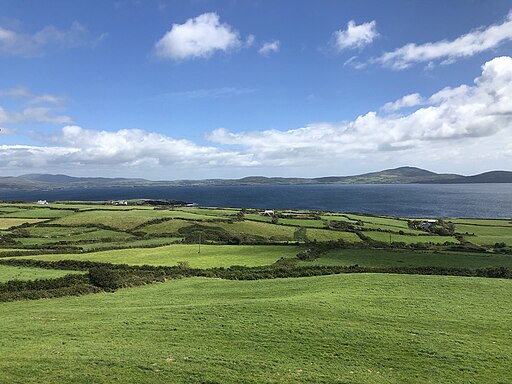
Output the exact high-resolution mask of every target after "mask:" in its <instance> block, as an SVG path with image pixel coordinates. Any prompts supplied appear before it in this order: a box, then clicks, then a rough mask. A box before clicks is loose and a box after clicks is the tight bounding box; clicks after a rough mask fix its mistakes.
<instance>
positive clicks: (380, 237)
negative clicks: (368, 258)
mask: <svg viewBox="0 0 512 384" xmlns="http://www.w3.org/2000/svg"><path fill="white" fill-rule="evenodd" d="M363 234H364V235H365V236H368V237H369V238H370V239H372V240H377V241H382V242H384V243H386V242H387V243H389V239H390V236H391V241H392V242H401V243H405V244H414V243H434V244H443V243H445V242H449V243H454V244H457V243H458V242H459V241H458V240H457V239H456V238H455V237H453V236H436V235H427V234H425V235H422V236H414V235H399V234H396V233H392V234H391V233H387V232H374V231H365V232H363Z"/></svg>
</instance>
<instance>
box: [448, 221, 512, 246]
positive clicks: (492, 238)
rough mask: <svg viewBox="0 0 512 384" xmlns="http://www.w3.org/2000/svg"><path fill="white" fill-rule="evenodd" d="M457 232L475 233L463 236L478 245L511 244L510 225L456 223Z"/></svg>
mask: <svg viewBox="0 0 512 384" xmlns="http://www.w3.org/2000/svg"><path fill="white" fill-rule="evenodd" d="M456 230H457V232H458V233H466V232H467V233H469V234H475V236H464V238H465V240H467V241H469V242H471V243H474V244H478V245H494V244H496V243H506V244H508V245H512V225H511V226H508V227H505V226H487V225H466V224H456Z"/></svg>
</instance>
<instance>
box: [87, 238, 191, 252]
mask: <svg viewBox="0 0 512 384" xmlns="http://www.w3.org/2000/svg"><path fill="white" fill-rule="evenodd" d="M182 239H183V238H182V237H172V236H171V237H156V238H153V239H140V240H131V241H123V242H118V241H112V242H109V243H102V242H99V243H81V244H80V245H79V246H80V248H82V249H83V250H85V251H90V250H102V249H108V248H140V247H158V246H164V245H168V244H171V243H176V242H179V241H181V240H182Z"/></svg>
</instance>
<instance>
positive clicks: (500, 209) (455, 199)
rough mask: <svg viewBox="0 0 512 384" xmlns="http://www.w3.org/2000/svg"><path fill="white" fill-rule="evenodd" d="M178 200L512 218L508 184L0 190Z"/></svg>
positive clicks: (24, 195) (51, 196)
mask: <svg viewBox="0 0 512 384" xmlns="http://www.w3.org/2000/svg"><path fill="white" fill-rule="evenodd" d="M39 199H43V200H44V199H46V200H48V201H58V200H82V201H95V200H112V199H176V200H184V201H187V202H190V203H196V204H198V205H201V206H215V207H247V208H268V209H315V210H325V211H336V212H359V213H369V214H377V215H390V216H400V217H467V218H507V219H509V218H511V217H512V184H386V185H383V184H365V185H362V184H351V185H334V184H331V185H250V186H247V185H245V186H197V187H133V188H130V187H123V188H87V189H58V190H45V191H39V190H38V191H22V190H6V189H4V190H0V200H2V201H37V200H39Z"/></svg>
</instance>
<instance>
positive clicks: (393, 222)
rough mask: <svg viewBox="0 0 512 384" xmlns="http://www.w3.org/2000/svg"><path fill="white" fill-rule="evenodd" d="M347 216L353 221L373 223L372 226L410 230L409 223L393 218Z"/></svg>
mask: <svg viewBox="0 0 512 384" xmlns="http://www.w3.org/2000/svg"><path fill="white" fill-rule="evenodd" d="M345 216H346V217H348V218H349V219H351V220H361V221H362V222H364V223H372V224H377V225H384V226H390V227H396V228H401V229H409V224H408V221H407V220H405V219H395V218H391V217H380V216H365V215H355V214H348V215H345Z"/></svg>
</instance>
